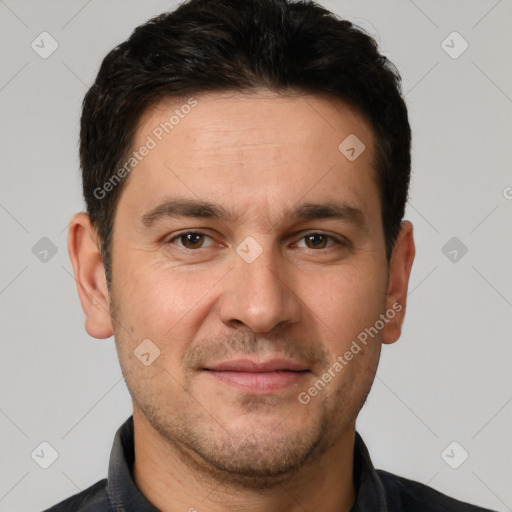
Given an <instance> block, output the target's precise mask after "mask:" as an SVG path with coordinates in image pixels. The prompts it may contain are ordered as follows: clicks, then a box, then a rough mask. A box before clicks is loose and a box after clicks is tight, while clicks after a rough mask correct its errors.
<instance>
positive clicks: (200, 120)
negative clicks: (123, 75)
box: [69, 91, 415, 512]
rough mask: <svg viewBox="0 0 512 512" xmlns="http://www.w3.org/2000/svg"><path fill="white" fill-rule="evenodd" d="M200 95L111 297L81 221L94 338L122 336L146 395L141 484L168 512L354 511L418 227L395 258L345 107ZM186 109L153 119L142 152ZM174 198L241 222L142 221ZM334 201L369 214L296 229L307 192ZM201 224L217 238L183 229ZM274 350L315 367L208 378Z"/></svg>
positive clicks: (133, 386)
mask: <svg viewBox="0 0 512 512" xmlns="http://www.w3.org/2000/svg"><path fill="white" fill-rule="evenodd" d="M196 99H197V101H198V104H197V106H196V107H195V108H194V109H193V110H192V111H191V112H190V113H189V114H188V115H187V116H186V117H185V118H184V119H182V120H180V122H179V124H178V125H176V126H175V127H174V129H173V130H172V132H171V133H170V134H169V135H167V136H165V137H164V138H163V140H162V141H161V142H159V143H158V144H157V146H156V147H155V148H154V149H152V150H151V151H150V152H149V154H148V155H147V156H146V157H145V158H144V159H143V160H142V161H141V162H140V163H139V164H138V166H137V167H136V168H135V169H134V170H133V171H132V173H131V174H130V176H129V179H128V181H127V183H126V185H125V188H124V190H123V191H122V194H121V196H120V200H119V203H118V207H117V210H116V214H115V226H114V238H113V245H112V262H113V273H112V290H111V294H109V292H108V289H107V286H106V280H105V274H104V268H103V264H102V261H101V255H100V251H99V248H100V245H99V241H98V238H97V235H96V231H95V230H94V228H93V227H92V226H91V223H90V221H89V218H88V216H87V215H86V214H85V213H79V214H76V215H75V216H74V217H73V219H72V222H71V225H70V228H69V253H70V257H71V261H72V263H73V268H74V272H75V276H76V280H77V284H78V292H79V295H80V300H81V303H82V307H83V310H84V312H85V316H86V322H85V327H86V330H87V332H88V333H89V334H90V335H91V336H93V337H96V338H107V337H109V336H111V335H112V334H114V336H115V342H116V346H117V350H118V354H119V360H120V364H121V367H122V370H123V373H124V376H125V380H126V383H127V385H128V388H129V391H130V393H131V396H132V398H133V409H134V410H133V415H134V426H135V456H136V461H135V465H134V477H135V481H136V483H137V485H138V486H139V488H140V489H141V491H142V492H143V494H144V495H145V496H146V497H147V498H148V499H149V501H151V502H152V503H153V504H154V505H155V506H156V507H158V508H159V509H160V510H162V511H164V512H171V511H183V510H190V509H192V510H193V509H194V508H195V509H197V510H198V511H219V510H245V511H265V512H273V511H276V512H277V511H281V510H290V511H295V510H297V511H298V510H302V511H303V510H320V509H321V510H324V511H326V512H330V511H332V512H334V511H338V512H339V511H348V510H350V507H351V506H352V504H353V502H354V499H355V489H354V484H353V478H352V473H353V464H352V459H353V449H354V432H355V420H356V417H357V414H358V412H359V410H360V408H361V407H362V405H363V403H364V401H365V399H366V397H367V394H368V392H369V390H370V387H371V384H372V382H373V378H374V375H375V372H376V370H377V365H378V361H379V356H380V350H381V346H382V344H383V343H384V344H390V343H393V342H395V341H396V340H398V338H399V337H400V330H401V325H402V322H403V319H404V314H405V306H406V295H407V285H408V280H409V275H410V271H411V266H412V263H413V259H414V251H415V250H414V241H413V233H412V225H411V224H410V223H409V222H403V223H402V226H401V231H400V234H399V236H398V239H397V241H396V244H395V247H394V251H393V254H392V257H391V260H390V262H389V263H388V261H387V259H386V255H385V245H384V234H383V229H382V219H381V203H380V199H379V190H378V187H377V182H376V175H375V171H374V168H373V157H374V144H375V138H374V135H373V132H372V129H371V126H370V125H369V124H368V123H367V122H366V120H365V119H364V118H363V117H362V116H361V115H360V114H359V113H358V111H356V110H355V109H353V108H351V107H350V106H349V105H347V104H346V103H344V102H341V101H339V100H333V99H331V98H326V97H320V96H311V95H297V94H295V95H291V94H289V95H286V96H283V95H276V94H272V93H270V92H268V91H258V92H253V93H250V94H247V93H246V94H241V93H229V94H227V93H223V94H219V93H215V94H213V93H212V94H205V95H198V96H196ZM185 102H186V99H185V100H183V102H182V103H180V102H176V100H173V101H171V100H166V101H163V102H161V103H159V104H158V105H157V106H156V107H155V108H153V109H151V110H150V111H148V112H147V113H146V115H145V116H144V118H143V119H142V120H141V123H140V124H139V128H138V131H137V137H136V139H137V140H136V141H135V144H134V147H135V148H139V147H140V146H141V145H143V144H144V141H146V138H147V136H148V135H151V133H152V130H154V128H155V127H156V126H158V125H159V123H160V122H163V121H165V120H168V119H169V117H170V115H172V113H173V111H174V110H175V109H176V108H179V107H180V105H183V104H184V103H185ZM349 134H356V135H357V137H358V138H359V139H360V140H361V141H363V143H364V144H365V146H366V149H365V151H364V152H363V153H362V154H361V155H360V156H359V157H358V158H357V159H356V160H354V161H349V160H348V159H347V158H346V157H345V156H344V155H343V154H342V153H341V152H340V151H339V150H338V145H339V144H340V143H341V142H342V141H343V140H344V139H345V138H346V137H347V136H348V135H349ZM170 196H172V197H174V198H176V197H180V198H189V199H194V200H197V199H201V200H206V201H209V202H211V203H217V204H219V205H222V206H224V207H225V208H228V209H230V210H231V211H232V212H233V213H234V214H235V215H238V217H237V218H235V219H233V221H232V222H222V221H219V220H216V219H207V218H188V217H174V218H173V217H168V218H161V219H160V220H158V221H156V222H154V224H153V225H151V226H150V227H148V226H144V225H143V223H142V222H141V217H142V216H143V215H144V214H146V213H147V212H148V211H150V210H151V209H152V208H154V207H155V206H156V205H158V204H159V203H160V202H161V201H162V200H163V199H165V198H168V197H170ZM328 201H343V202H345V203H347V204H348V205H351V206H352V207H354V208H356V209H358V210H359V211H360V217H359V218H360V220H361V222H359V223H358V222H354V221H352V220H350V219H348V218H346V219H330V218H326V219H314V220H305V221H297V220H296V219H294V218H292V217H291V216H290V215H289V214H288V213H287V209H290V208H293V207H295V206H296V205H297V204H298V203H300V202H314V203H324V202H328ZM187 230H188V231H192V232H195V231H200V232H201V233H203V234H204V235H206V236H205V237H199V240H198V239H197V238H193V239H192V241H191V242H190V241H188V240H187V239H184V238H183V237H181V238H180V237H178V236H177V235H178V234H183V232H184V231H187ZM312 232H313V233H318V232H320V233H322V234H324V235H328V237H327V238H324V237H320V238H319V240H320V242H321V243H319V244H318V245H314V244H312V243H311V241H310V240H309V239H308V237H306V235H307V234H311V233H312ZM249 236H250V237H252V238H253V239H254V240H256V241H257V243H258V244H259V246H260V248H261V250H262V252H261V254H260V255H259V257H257V258H256V259H255V260H254V261H253V262H252V263H248V262H247V261H245V260H244V259H243V258H242V257H241V256H240V255H239V254H238V253H237V251H236V249H237V247H238V246H239V245H240V244H241V243H242V242H243V241H244V240H245V239H246V238H247V237H249ZM329 236H332V237H334V238H333V239H331V238H329ZM336 239H339V240H340V241H346V242H347V243H346V245H342V244H340V243H336ZM316 240H318V239H316ZM186 247H188V249H187V248H186ZM242 247H243V246H242ZM393 304H395V305H396V304H400V305H401V306H402V309H401V311H400V312H397V313H396V314H395V315H394V318H393V319H390V320H389V321H388V322H386V323H385V325H384V328H383V329H381V330H380V332H379V334H378V335H377V336H375V337H374V338H372V339H370V340H369V342H368V344H367V345H366V346H362V350H361V351H360V352H359V353H357V354H356V355H354V357H353V359H352V360H351V361H350V362H349V363H348V364H346V366H344V367H343V369H342V370H341V371H340V372H338V373H336V376H335V377H334V378H332V379H331V381H330V382H329V383H328V384H327V385H326V386H325V387H323V389H322V390H321V391H319V392H318V394H317V395H316V396H314V397H312V398H311V400H310V402H309V403H307V404H303V403H301V402H300V401H299V400H298V395H299V393H301V392H304V391H306V392H307V391H308V389H309V388H310V387H311V386H312V385H313V384H314V383H315V382H316V381H317V380H318V379H319V378H321V377H322V375H324V374H325V372H326V371H327V369H328V368H329V366H330V365H332V364H333V362H335V361H336V359H337V357H338V356H340V355H343V354H344V353H345V352H346V351H347V350H349V348H350V346H351V343H352V341H353V340H355V339H356V338H357V336H358V334H359V333H361V332H362V331H364V330H365V328H369V327H370V326H374V325H375V323H376V321H377V320H378V319H379V316H380V315H381V314H384V313H385V312H386V311H387V310H389V309H390V308H392V307H393ZM145 339H150V340H151V341H152V342H153V343H154V344H155V345H156V346H157V347H158V348H159V350H160V355H159V357H157V358H156V359H155V360H154V361H153V362H152V363H151V364H149V365H148V366H145V365H144V364H142V363H141V362H140V360H139V359H137V357H135V356H134V350H135V349H136V348H137V346H138V345H139V344H140V343H141V341H142V340H145ZM274 357H285V358H288V359H292V360H294V361H296V362H299V363H300V364H301V365H303V366H304V367H305V368H307V369H308V371H307V372H303V373H302V374H301V376H300V377H299V378H298V379H296V380H295V381H294V382H293V383H292V384H290V385H289V386H286V387H284V388H280V389H276V390H266V391H263V392H261V390H260V391H257V390H256V391H255V390H254V389H252V388H250V389H249V388H243V387H240V386H236V385H233V384H230V383H226V382H225V381H222V380H219V379H217V378H215V377H212V372H208V371H204V370H203V369H204V368H205V367H208V366H211V365H213V364H214V363H217V362H220V361H226V360H229V359H239V358H250V359H252V360H255V361H267V360H269V359H272V358H274Z"/></svg>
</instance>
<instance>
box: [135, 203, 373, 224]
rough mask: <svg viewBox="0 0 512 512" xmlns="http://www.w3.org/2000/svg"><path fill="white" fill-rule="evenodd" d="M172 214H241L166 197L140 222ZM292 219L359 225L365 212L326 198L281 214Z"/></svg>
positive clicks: (229, 219)
mask: <svg viewBox="0 0 512 512" xmlns="http://www.w3.org/2000/svg"><path fill="white" fill-rule="evenodd" d="M175 217H191V218H201V219H213V220H218V221H220V222H224V223H230V224H234V223H235V222H236V220H237V219H238V218H239V217H240V216H239V215H236V214H235V213H234V212H233V211H232V210H229V209H227V208H225V207H224V206H222V205H219V204H214V203H210V202H208V201H201V200H196V199H187V198H170V199H166V200H165V201H163V202H162V203H160V204H158V205H157V206H156V207H154V208H153V209H151V210H150V211H148V212H147V213H145V214H144V215H142V217H141V218H140V222H141V223H142V224H143V225H144V226H145V227H147V228H149V227H151V226H153V224H155V223H157V222H158V221H160V220H163V219H165V218H175ZM283 218H287V219H292V220H295V221H308V220H317V219H337V220H343V221H346V222H350V223H353V224H356V225H358V226H362V225H363V224H364V220H365V215H364V214H363V212H362V210H360V209H359V208H357V207H355V206H352V205H349V204H348V203H346V202H343V201H339V202H332V201H327V202H323V203H301V204H298V205H296V206H294V207H293V208H291V209H289V210H288V211H286V212H285V213H284V215H283V216H282V217H281V219H280V221H279V223H280V222H281V220H282V219H283Z"/></svg>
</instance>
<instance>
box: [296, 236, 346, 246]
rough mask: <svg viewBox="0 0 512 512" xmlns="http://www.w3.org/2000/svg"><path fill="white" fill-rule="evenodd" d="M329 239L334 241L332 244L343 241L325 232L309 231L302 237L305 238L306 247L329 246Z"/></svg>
mask: <svg viewBox="0 0 512 512" xmlns="http://www.w3.org/2000/svg"><path fill="white" fill-rule="evenodd" d="M329 239H330V240H332V241H333V242H334V244H331V245H336V244H340V243H341V242H339V241H338V240H336V239H335V238H334V237H332V236H329V235H324V234H323V233H309V234H307V235H305V236H303V237H302V240H305V242H306V247H307V248H308V249H325V248H326V247H328V245H327V244H328V241H329Z"/></svg>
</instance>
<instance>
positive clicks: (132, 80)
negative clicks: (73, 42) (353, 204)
mask: <svg viewBox="0 0 512 512" xmlns="http://www.w3.org/2000/svg"><path fill="white" fill-rule="evenodd" d="M261 88H265V89H268V90H270V91H272V92H276V93H286V92H293V91H296V92H297V91H298V92H301V93H306V94H307V93H309V94H318V95H320V94H321V95H324V96H325V95H328V96H330V97H333V98H337V99H341V100H344V101H345V102H347V103H348V104H350V105H351V106H352V107H355V108H356V109H357V110H358V111H359V112H360V113H361V114H362V115H363V116H364V117H365V119H366V120H367V121H369V123H370V124H371V126H372V128H373V131H374V134H375V136H376V147H375V162H374V165H375V169H376V174H377V181H378V185H379V191H380V198H381V203H382V222H383V231H384V236H385V241H386V256H387V258H388V261H389V258H390V255H391V253H392V250H393V247H394V243H395V241H396V237H397V235H398V232H399V230H400V224H401V221H402V218H403V215H404V210H405V204H406V201H407V194H408V188H409V180H410V167H411V157H410V146H411V130H410V126H409V121H408V116H407V108H406V105H405V102H404V99H403V97H402V91H401V77H400V74H399V73H398V71H397V69H396V68H395V66H394V65H393V64H392V63H391V62H390V61H389V60H388V59H387V58H386V57H385V56H383V55H381V54H380V53H379V52H378V47H377V43H376V42H375V40H374V39H373V38H372V37H371V36H370V35H368V34H367V33H366V32H365V31H364V30H363V29H361V28H359V27H357V26H355V25H353V24H352V23H350V22H349V21H347V20H342V19H340V18H338V17H337V16H335V15H334V14H333V13H331V12H330V11H328V10H326V9H324V8H323V7H322V6H320V5H318V4H317V3H316V2H313V1H307V0H304V1H293V0H214V1H213V0H189V1H186V2H184V3H182V4H180V5H179V6H178V7H177V8H176V9H175V10H174V11H172V12H168V13H163V14H161V15H159V16H156V17H154V18H152V19H151V20H149V21H148V22H146V23H145V24H143V25H141V26H139V27H137V28H136V29H135V30H134V31H133V33H132V35H131V36H130V37H129V39H127V40H126V41H125V42H123V43H122V44H120V45H118V46H117V47H116V48H114V49H113V50H112V51H111V52H110V53H109V54H108V55H107V56H106V57H105V59H104V60H103V62H102V64H101V67H100V70H99V72H98V76H97V77H96V80H95V82H94V84H93V85H92V87H91V88H90V89H89V91H88V92H87V94H86V95H85V98H84V101H83V111H82V116H81V129H80V164H81V169H82V178H83V193H84V198H85V202H86V206H87V213H88V214H89V216H90V219H91V222H92V224H93V226H94V227H95V229H96V231H97V233H98V237H99V241H100V243H101V251H102V258H103V262H104V265H105V272H106V276H107V283H108V284H109V286H110V280H111V264H112V262H111V243H112V233H113V228H114V217H115V211H116V205H117V202H118V199H119V196H120V193H121V191H122V188H123V185H124V184H125V183H126V179H127V178H124V180H123V181H122V182H121V183H119V185H117V186H114V187H109V188H111V190H110V191H109V193H108V194H106V193H105V194H103V193H102V194H99V193H98V190H102V189H101V187H102V186H103V184H105V183H107V182H108V181H109V179H111V178H112V176H114V175H115V173H116V170H118V169H119V168H120V166H122V165H123V162H125V161H126V158H127V156H128V155H129V153H130V150H132V145H133V142H134V137H135V134H136V130H137V127H138V124H139V122H140V120H141V117H142V115H143V114H144V113H145V112H146V111H147V110H148V109H149V108H150V107H152V106H154V105H155V104H156V103H158V102H159V101H161V100H162V99H164V98H167V97H183V96H186V95H191V94H200V93H207V92H223V91H249V92H250V91H251V90H257V89H261ZM340 142H341V141H340ZM103 196H104V197H103Z"/></svg>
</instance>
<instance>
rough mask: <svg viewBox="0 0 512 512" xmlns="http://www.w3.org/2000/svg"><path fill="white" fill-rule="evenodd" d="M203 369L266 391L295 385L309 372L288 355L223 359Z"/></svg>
mask: <svg viewBox="0 0 512 512" xmlns="http://www.w3.org/2000/svg"><path fill="white" fill-rule="evenodd" d="M203 371H204V372H205V373H206V374H207V375H209V376H210V377H212V378H214V379H216V380H217V381H220V382H222V383H224V384H227V385H230V386H235V387H238V388H241V389H242V390H245V391H250V392H253V393H267V392H270V391H278V390H283V389H286V388H288V387H290V386H297V385H298V384H299V383H300V382H301V381H302V380H303V379H304V378H305V377H306V376H307V375H309V374H310V373H311V371H310V370H309V368H307V367H306V366H304V365H301V364H300V363H297V362H295V361H291V360H287V359H272V360H270V361H266V362H257V361H253V360H249V359H239V360H233V361H224V362H222V363H219V364H215V365H211V366H209V367H207V368H203Z"/></svg>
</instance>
